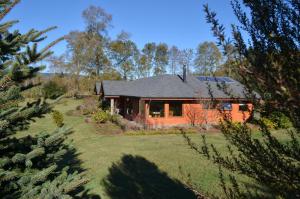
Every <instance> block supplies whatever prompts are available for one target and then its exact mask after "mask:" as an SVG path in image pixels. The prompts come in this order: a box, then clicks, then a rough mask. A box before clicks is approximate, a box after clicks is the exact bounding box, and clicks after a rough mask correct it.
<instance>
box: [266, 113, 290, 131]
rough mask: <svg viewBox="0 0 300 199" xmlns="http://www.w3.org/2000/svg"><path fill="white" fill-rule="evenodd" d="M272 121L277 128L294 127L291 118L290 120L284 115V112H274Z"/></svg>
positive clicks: (271, 116)
mask: <svg viewBox="0 0 300 199" xmlns="http://www.w3.org/2000/svg"><path fill="white" fill-rule="evenodd" d="M270 119H271V120H272V122H273V123H275V124H276V128H283V129H286V128H291V127H293V124H292V122H291V120H290V118H288V117H287V116H286V115H285V114H284V113H282V112H278V111H276V112H273V113H272V114H271V115H270Z"/></svg>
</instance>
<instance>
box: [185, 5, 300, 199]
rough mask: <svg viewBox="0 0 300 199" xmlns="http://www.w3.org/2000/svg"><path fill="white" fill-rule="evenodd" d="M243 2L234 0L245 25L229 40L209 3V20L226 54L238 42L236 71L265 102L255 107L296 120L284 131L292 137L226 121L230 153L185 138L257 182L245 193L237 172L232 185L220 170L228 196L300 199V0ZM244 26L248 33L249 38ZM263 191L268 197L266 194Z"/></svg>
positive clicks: (234, 29)
mask: <svg viewBox="0 0 300 199" xmlns="http://www.w3.org/2000/svg"><path fill="white" fill-rule="evenodd" d="M242 2H243V5H241V4H240V1H238V0H233V1H232V7H233V10H234V13H235V15H236V17H237V18H238V21H239V22H240V25H239V26H237V25H232V33H233V38H232V39H231V40H230V39H227V38H226V36H225V29H224V27H223V26H222V25H221V24H220V22H219V21H218V19H217V18H216V13H214V12H212V11H211V10H209V8H208V6H205V7H204V10H205V12H206V16H207V22H208V23H210V24H211V26H212V31H213V34H214V35H215V36H216V37H217V38H218V41H219V46H221V47H222V49H223V51H224V52H225V55H226V52H228V50H227V49H228V47H229V45H231V42H230V41H233V45H234V48H235V49H236V50H237V52H236V55H235V57H234V62H232V63H233V64H234V65H233V68H234V70H235V73H236V74H239V75H240V78H239V79H240V80H241V81H242V83H244V85H245V86H246V87H247V91H245V92H246V93H248V95H249V99H252V101H253V102H257V101H256V100H255V98H254V96H253V95H252V94H253V92H251V91H256V92H257V93H259V94H260V96H261V100H262V101H263V102H264V103H260V102H261V101H259V102H258V103H256V104H255V109H256V111H259V112H260V113H261V114H269V113H272V112H280V113H283V114H285V115H286V116H288V117H289V118H290V119H291V120H292V123H293V126H294V128H292V129H286V130H285V131H284V132H283V133H286V134H287V136H288V139H287V140H285V141H284V142H282V141H280V140H279V139H278V138H276V137H275V136H274V135H273V134H272V133H271V131H270V129H269V128H268V127H267V126H266V125H265V124H264V123H263V122H262V121H257V122H258V124H259V126H260V132H261V135H262V138H261V139H257V138H255V137H253V136H252V130H251V129H250V128H249V127H248V126H247V125H246V124H239V125H237V124H233V123H231V122H230V121H228V120H225V121H224V123H223V124H222V126H221V128H222V129H221V130H222V133H223V134H224V135H225V137H226V139H227V141H228V142H229V144H228V152H229V155H228V156H226V157H224V156H223V155H221V153H220V152H219V151H218V150H217V149H216V147H215V146H213V145H208V144H207V143H206V141H205V137H203V145H202V146H201V147H200V148H199V147H198V146H196V145H195V143H193V142H191V140H190V139H189V138H188V137H186V139H187V141H188V143H189V145H190V146H191V147H192V148H193V149H194V150H196V151H198V153H200V154H202V155H205V156H206V157H207V158H209V159H211V160H212V161H213V162H215V163H216V164H217V165H219V166H220V171H222V168H226V169H228V170H229V171H231V172H232V173H239V174H242V175H245V176H247V177H250V178H251V179H253V180H254V181H255V182H256V183H255V186H248V191H244V190H245V189H240V184H239V183H238V182H237V181H236V180H235V178H234V177H233V176H230V181H231V183H232V186H228V185H227V183H225V181H224V175H223V173H222V172H220V179H221V184H222V187H223V190H224V195H225V196H227V197H228V198H249V197H255V198H265V197H267V196H269V197H272V198H274V197H277V198H300V143H299V140H300V137H299V136H300V103H299V99H300V96H299V93H300V91H299V88H300V87H299V85H300V81H299V80H300V79H299V76H300V70H299V68H300V65H299V63H300V53H299V52H300V51H299V50H300V49H299V48H300V37H299V32H300V29H299V28H300V26H299V24H300V18H299V14H300V13H299V11H300V3H299V1H293V0H291V1H289V0H264V1H261V0H253V1H246V0H245V1H242ZM244 8H246V9H247V11H244V10H243V9H244ZM241 30H244V33H248V36H249V40H247V42H246V41H245V39H244V37H243V34H242V31H241ZM234 149H235V152H234ZM259 188H262V189H259ZM263 191H265V192H266V193H264V194H265V195H261V194H262V192H263Z"/></svg>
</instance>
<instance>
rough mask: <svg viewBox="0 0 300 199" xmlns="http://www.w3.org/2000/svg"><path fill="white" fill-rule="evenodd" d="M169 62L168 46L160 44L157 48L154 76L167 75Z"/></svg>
mask: <svg viewBox="0 0 300 199" xmlns="http://www.w3.org/2000/svg"><path fill="white" fill-rule="evenodd" d="M168 62H169V60H168V45H167V44H165V43H160V44H158V45H157V46H156V50H155V56H154V63H155V65H154V75H161V74H165V73H166V66H167V65H168Z"/></svg>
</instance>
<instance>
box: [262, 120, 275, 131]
mask: <svg viewBox="0 0 300 199" xmlns="http://www.w3.org/2000/svg"><path fill="white" fill-rule="evenodd" d="M261 122H262V123H263V124H264V125H265V126H266V127H267V128H269V129H274V128H276V124H275V123H274V122H273V121H272V120H270V119H268V118H266V117H263V118H261Z"/></svg>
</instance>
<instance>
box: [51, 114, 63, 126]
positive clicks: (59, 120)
mask: <svg viewBox="0 0 300 199" xmlns="http://www.w3.org/2000/svg"><path fill="white" fill-rule="evenodd" d="M52 119H53V121H54V123H55V124H56V126H58V127H62V126H63V125H64V116H63V114H62V113H61V112H59V111H56V110H55V111H53V112H52Z"/></svg>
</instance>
